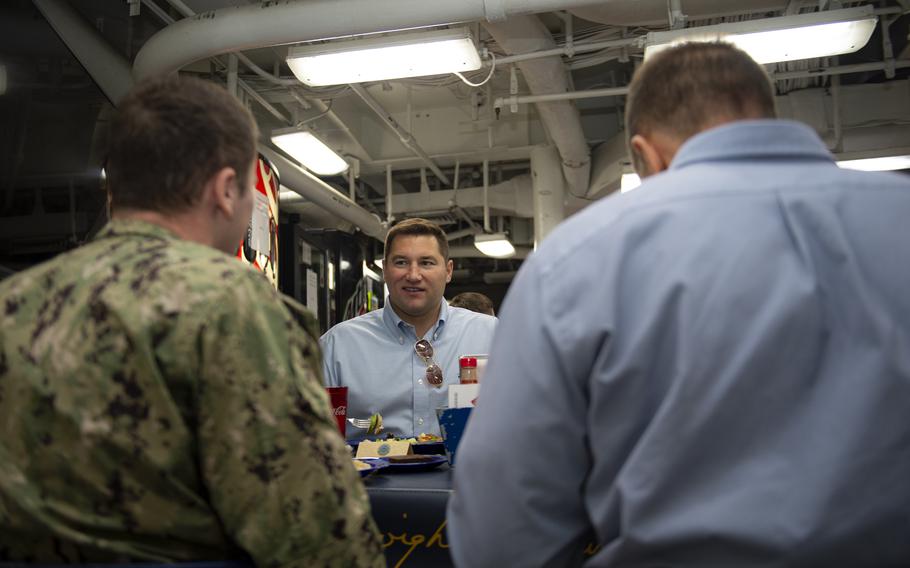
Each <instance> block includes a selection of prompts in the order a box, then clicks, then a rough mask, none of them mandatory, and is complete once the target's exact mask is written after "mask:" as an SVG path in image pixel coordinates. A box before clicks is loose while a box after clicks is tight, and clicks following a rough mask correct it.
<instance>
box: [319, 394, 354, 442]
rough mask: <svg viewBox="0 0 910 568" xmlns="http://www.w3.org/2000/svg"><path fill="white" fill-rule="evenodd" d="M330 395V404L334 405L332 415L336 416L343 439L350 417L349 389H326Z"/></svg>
mask: <svg viewBox="0 0 910 568" xmlns="http://www.w3.org/2000/svg"><path fill="white" fill-rule="evenodd" d="M325 390H327V391H328V393H329V402H330V404H331V405H332V414H334V415H335V421H336V422H337V423H338V430H339V431H340V432H341V437H342V438H344V436H345V426H347V422H346V420H347V417H348V387H326V389H325Z"/></svg>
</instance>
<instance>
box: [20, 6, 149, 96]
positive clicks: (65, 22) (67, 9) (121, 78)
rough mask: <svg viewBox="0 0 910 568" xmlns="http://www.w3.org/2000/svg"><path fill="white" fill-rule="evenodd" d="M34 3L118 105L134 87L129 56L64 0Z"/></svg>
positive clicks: (105, 94) (102, 88)
mask: <svg viewBox="0 0 910 568" xmlns="http://www.w3.org/2000/svg"><path fill="white" fill-rule="evenodd" d="M32 2H33V3H34V4H35V7H36V8H38V10H40V11H41V14H42V15H43V16H44V18H45V19H46V20H47V21H48V23H49V24H50V25H51V27H52V28H54V31H55V32H56V33H57V35H58V36H59V37H60V39H61V40H62V41H63V43H65V44H66V47H67V48H69V50H70V51H71V52H72V53H73V55H75V56H76V59H78V60H79V63H80V64H82V66H83V67H85V70H86V71H88V74H89V75H91V77H92V78H93V79H94V80H95V82H96V83H97V84H98V87H99V88H100V89H101V91H102V92H103V93H104V96H105V97H107V100H109V101H110V102H111V104H114V105H116V104H117V103H118V102H119V101H120V99H122V98H123V97H124V96H125V95H126V94H127V93H128V92H129V90H130V89H131V88H132V86H133V80H132V78H131V77H130V66H129V63H128V62H127V60H126V58H125V57H123V55H121V54H120V53H119V52H117V51H116V50H115V49H114V48H113V47H111V46H110V44H108V43H107V42H106V41H105V40H104V38H103V37H101V36H100V35H99V34H98V33H97V32H96V31H95V29H94V28H93V27H92V26H91V25H89V23H88V22H86V21H85V19H83V18H82V16H80V15H79V13H78V12H76V11H75V10H74V9H73V7H72V6H70V5H69V4H68V3H67V2H65V1H64V0H32Z"/></svg>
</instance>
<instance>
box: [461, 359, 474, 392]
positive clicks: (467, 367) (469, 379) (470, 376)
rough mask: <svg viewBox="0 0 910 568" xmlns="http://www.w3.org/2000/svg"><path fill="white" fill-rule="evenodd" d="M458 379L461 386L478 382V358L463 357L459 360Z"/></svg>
mask: <svg viewBox="0 0 910 568" xmlns="http://www.w3.org/2000/svg"><path fill="white" fill-rule="evenodd" d="M458 367H459V370H458V378H459V380H460V382H461V384H463V385H464V384H470V383H476V382H477V357H461V358H460V359H458Z"/></svg>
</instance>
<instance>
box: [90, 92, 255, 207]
mask: <svg viewBox="0 0 910 568" xmlns="http://www.w3.org/2000/svg"><path fill="white" fill-rule="evenodd" d="M257 137H258V131H257V128H256V124H255V122H254V121H253V117H252V115H250V113H249V111H247V110H246V109H245V108H244V107H243V105H241V104H240V102H239V101H237V100H236V99H235V98H234V97H232V96H231V95H230V94H229V93H228V92H227V90H225V89H224V88H223V87H220V86H218V85H216V84H214V83H212V82H210V81H204V80H202V79H196V78H193V77H180V76H177V75H171V76H167V77H159V78H154V79H150V80H146V81H144V82H142V83H140V84H138V85H137V86H136V87H135V88H134V89H133V90H132V91H130V93H129V94H128V95H127V96H126V97H124V99H123V100H122V101H121V103H120V105H119V106H118V109H117V115H116V116H115V118H114V120H113V122H112V124H111V135H110V139H109V149H108V158H107V164H106V166H105V170H106V171H105V173H106V174H107V183H108V187H109V188H110V194H111V200H112V206H113V208H114V209H115V210H117V209H136V210H151V211H157V212H163V213H167V212H179V211H184V210H186V209H188V208H190V207H192V206H193V205H194V204H195V203H196V202H197V201H198V200H199V198H200V196H201V190H202V187H203V186H204V184H205V182H206V181H207V180H208V179H209V178H211V177H212V176H213V175H214V174H215V173H217V172H218V171H219V170H221V169H222V168H225V167H230V168H234V170H235V171H236V172H237V175H238V179H240V180H245V179H247V175H248V173H249V169H250V166H251V164H252V162H253V158H254V157H255V156H256V138H257Z"/></svg>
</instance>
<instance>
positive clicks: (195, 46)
mask: <svg viewBox="0 0 910 568" xmlns="http://www.w3.org/2000/svg"><path fill="white" fill-rule="evenodd" d="M602 3H603V0H458V1H453V0H307V1H290V0H278V1H273V2H266V3H258V2H257V3H254V4H246V5H243V6H232V7H229V8H222V9H220V10H214V11H212V12H205V13H201V14H197V15H195V16H192V17H188V18H185V19H183V20H180V21H178V22H176V23H174V24H172V25H170V26H168V27H166V28H164V29H163V30H161V31H159V32H158V33H157V34H155V35H154V36H152V37H151V39H149V40H148V41H147V42H146V44H145V45H144V46H143V47H142V49H141V50H139V53H138V54H137V55H136V60H135V62H134V64H133V74H134V76H135V77H136V78H143V77H148V76H150V75H156V74H159V73H170V72H173V71H177V70H178V69H180V68H181V67H183V66H184V65H187V64H189V63H192V62H194V61H198V60H200V59H205V58H207V57H213V56H215V55H220V54H222V53H227V52H229V51H237V50H244V49H255V48H259V47H265V46H270V45H280V44H287V43H297V42H304V41H313V40H317V39H331V38H339V37H348V36H353V35H362V34H370V33H377V32H388V31H396V30H406V29H412V28H421V27H428V26H438V25H443V24H453V23H459V22H473V21H477V20H486V21H490V22H498V21H502V20H505V19H506V18H508V17H510V16H514V15H518V14H533V13H536V12H549V11H553V10H564V9H567V8H571V7H579V6H592V5H597V4H602Z"/></svg>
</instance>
